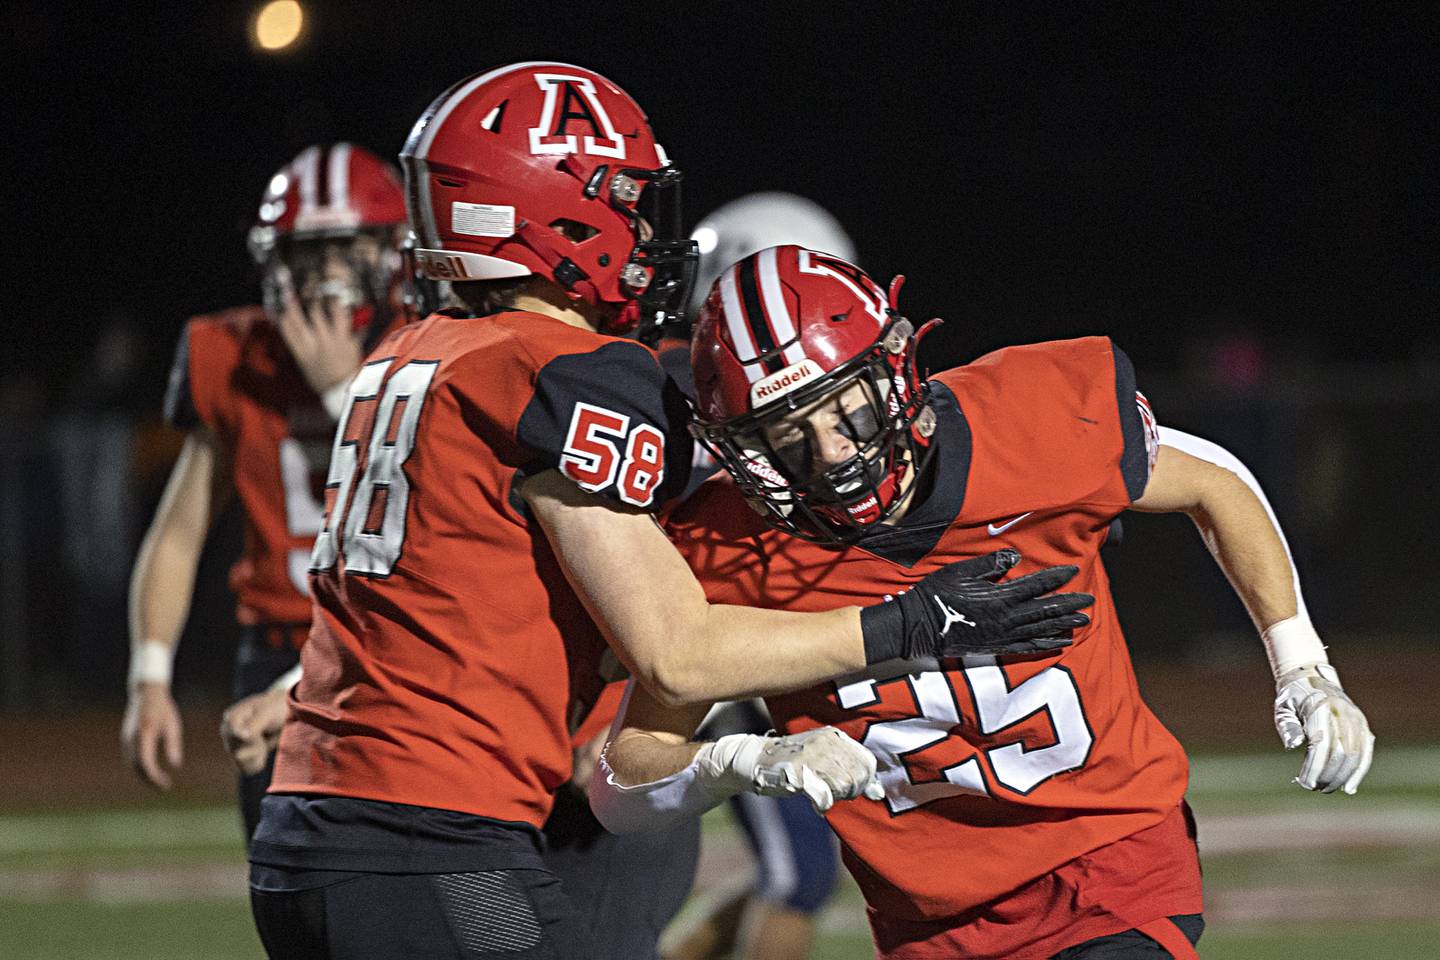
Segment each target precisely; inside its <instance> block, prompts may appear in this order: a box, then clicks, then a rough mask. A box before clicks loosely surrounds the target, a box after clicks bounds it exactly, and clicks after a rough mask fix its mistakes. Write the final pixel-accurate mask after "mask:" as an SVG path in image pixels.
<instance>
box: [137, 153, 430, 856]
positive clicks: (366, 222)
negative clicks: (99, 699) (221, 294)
mask: <svg viewBox="0 0 1440 960" xmlns="http://www.w3.org/2000/svg"><path fill="white" fill-rule="evenodd" d="M404 232H405V201H404V194H403V191H402V189H401V185H400V179H399V177H398V175H397V174H396V172H395V171H394V169H392V168H391V167H390V166H389V165H388V164H386V163H384V162H383V161H381V160H380V159H379V158H378V157H376V156H375V155H374V154H372V153H370V152H369V151H368V150H365V149H364V148H362V147H358V146H354V145H352V144H348V143H338V144H334V145H331V146H314V147H310V148H309V149H306V150H304V151H303V152H301V153H300V155H299V156H297V157H296V158H295V160H294V161H293V162H291V163H290V164H288V165H287V166H285V167H284V168H283V169H282V170H280V171H279V172H278V173H276V174H275V175H274V176H273V177H272V178H271V180H270V183H269V185H268V187H267V189H266V191H265V194H264V197H263V198H262V200H261V204H260V213H259V218H258V221H257V223H256V225H255V226H254V228H253V229H252V231H251V234H250V246H251V250H252V253H253V254H254V255H255V257H256V259H257V260H258V262H259V264H260V266H261V267H262V269H263V271H264V274H263V277H264V285H265V288H266V306H265V307H264V308H263V309H262V308H261V307H258V306H257V307H239V308H236V309H233V310H226V311H222V312H220V313H215V314H211V315H208V316H202V317H196V318H194V319H193V320H191V321H190V322H189V323H188V324H186V326H185V330H184V332H183V333H182V335H181V337H180V345H179V349H178V351H177V354H176V359H175V366H174V369H173V370H172V372H171V378H170V388H169V391H168V394H167V396H166V414H167V416H168V418H169V419H170V421H171V423H173V424H174V425H175V426H177V427H179V428H181V429H182V430H185V431H186V432H187V437H186V440H185V446H184V449H183V450H182V452H181V454H180V458H179V460H178V462H177V463H176V465H175V467H174V470H173V472H172V473H171V476H170V481H169V485H168V486H167V488H166V491H165V496H164V498H163V499H162V501H161V504H160V507H159V509H158V510H157V511H156V514H155V519H154V521H153V522H152V524H151V527H150V531H149V533H148V534H147V536H146V538H145V542H144V545H143V546H142V548H141V550H140V553H139V556H138V557H137V559H136V561H135V570H134V573H133V575H132V581H131V613H130V638H131V669H130V677H129V688H130V701H129V706H128V707H127V709H126V712H125V721H124V725H123V729H122V733H121V740H122V745H123V747H124V751H125V753H126V755H127V757H128V758H129V759H130V761H131V762H132V763H133V765H134V766H135V769H136V771H137V772H138V773H139V775H140V776H141V777H142V778H143V779H144V780H146V781H147V782H149V783H151V784H153V785H155V786H158V787H162V788H163V787H168V786H169V785H170V773H169V771H168V770H167V767H168V768H170V769H172V770H173V769H174V768H176V767H178V766H179V765H180V763H181V761H182V757H183V753H182V746H181V743H182V740H181V737H182V732H181V725H180V714H179V711H178V710H177V709H176V706H175V701H174V699H173V698H172V697H171V694H170V673H171V662H172V660H173V658H174V655H175V645H176V643H177V642H178V639H179V636H180V632H181V629H182V627H183V626H184V623H185V617H186V613H187V610H188V608H189V604H190V594H191V589H192V586H193V584H194V580H195V569H196V566H197V564H198V562H199V558H200V551H201V547H202V546H203V545H204V541H205V537H206V534H207V532H208V530H209V528H210V525H211V521H212V520H213V518H214V517H215V516H216V515H218V514H219V513H220V511H221V510H222V509H223V508H224V506H225V504H226V502H227V501H228V500H229V499H230V498H231V496H234V495H238V496H239V498H240V502H241V505H242V506H243V507H244V509H245V547H244V553H243V554H242V555H241V557H240V559H239V560H238V561H237V562H236V564H235V566H234V568H233V569H232V570H231V574H230V585H231V588H232V589H233V590H234V591H235V593H236V594H237V599H238V604H237V608H236V616H237V617H238V619H239V620H240V623H241V624H242V625H243V636H242V641H241V645H240V648H239V651H238V658H237V662H236V675H235V693H236V695H237V696H240V695H244V694H249V693H254V692H255V691H256V690H259V689H263V688H264V687H265V686H267V685H268V684H270V683H271V682H272V681H274V680H275V679H276V678H277V677H278V676H280V675H281V674H283V673H284V672H285V671H286V670H287V669H289V668H290V667H291V666H293V665H294V663H295V661H296V658H297V656H298V653H297V651H298V647H299V644H300V643H301V641H302V640H303V639H304V638H305V635H306V632H307V631H308V629H309V621H310V599H309V596H308V585H307V582H306V568H307V566H308V562H309V556H310V546H311V544H312V543H313V541H314V536H315V533H316V532H317V531H318V530H319V527H320V519H321V514H322V507H321V503H320V500H321V496H322V486H323V480H324V475H325V474H324V470H325V463H326V459H325V458H326V457H327V456H328V454H329V447H330V438H331V437H332V435H333V434H334V430H335V416H336V414H335V412H334V409H336V408H338V405H339V402H340V400H341V399H343V391H344V387H345V384H346V383H347V382H348V381H349V378H350V376H351V375H352V374H354V372H355V370H356V369H357V368H358V367H359V365H360V360H361V359H362V358H363V357H364V354H365V351H366V349H368V346H369V345H371V344H373V343H374V342H375V341H376V340H377V339H378V337H379V335H380V334H381V333H383V332H384V330H385V328H387V327H388V326H390V325H391V324H392V323H393V322H394V321H395V320H396V319H398V317H399V316H400V313H401V311H402V309H403V305H402V303H401V278H402V271H401V270H400V258H401V254H400V247H401V241H402V240H403V236H404ZM268 781H269V775H268V770H265V769H263V758H262V769H261V770H260V771H259V772H257V773H253V774H250V775H246V776H242V777H241V783H240V794H241V806H242V811H243V813H244V821H245V835H246V837H247V839H248V838H249V836H250V834H251V832H252V831H253V829H254V826H255V823H256V822H257V820H258V819H259V805H260V797H261V796H262V795H263V794H264V791H265V786H266V784H267V783H268Z"/></svg>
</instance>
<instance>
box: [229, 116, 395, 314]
mask: <svg viewBox="0 0 1440 960" xmlns="http://www.w3.org/2000/svg"><path fill="white" fill-rule="evenodd" d="M404 223H405V194H404V191H403V190H402V188H401V186H400V178H399V176H398V175H397V174H396V172H395V169H394V168H393V167H391V166H390V164H388V163H386V162H385V161H383V160H381V159H380V158H379V157H377V156H376V155H375V154H373V153H371V152H370V151H369V150H366V149H365V148H364V147H359V146H356V145H354V144H351V143H336V144H331V145H329V146H313V147H307V148H306V149H304V150H302V151H300V155H299V156H297V157H296V158H295V159H294V160H292V161H290V163H288V164H286V165H285V166H284V167H282V168H281V169H280V171H279V172H277V173H276V174H275V175H274V176H273V177H271V178H270V183H269V185H268V186H267V187H266V188H265V195H264V196H263V197H262V198H261V200H260V213H259V215H258V217H257V218H256V222H255V225H254V226H253V227H251V228H250V236H249V243H250V252H251V254H252V255H253V256H254V257H255V261H256V262H257V263H258V264H260V266H261V268H262V269H263V270H264V271H265V278H264V284H265V287H266V296H267V297H273V296H275V295H276V293H277V286H276V285H277V274H276V270H277V268H278V267H280V266H281V265H282V264H284V263H285V262H286V260H287V259H293V256H294V253H295V251H296V249H297V248H296V246H295V245H296V244H303V243H305V242H307V241H324V240H336V239H340V240H344V239H350V238H354V237H358V236H360V235H361V234H367V233H368V234H373V235H374V236H375V238H376V239H377V240H378V241H379V242H380V244H381V255H380V257H379V260H378V262H377V263H370V262H360V261H358V260H357V261H356V262H355V263H354V264H353V266H354V268H355V272H356V276H357V277H358V278H359V281H360V287H359V288H356V289H353V290H352V289H349V288H348V287H347V288H346V289H345V290H336V291H333V293H332V292H331V291H326V293H327V295H337V296H341V297H342V298H347V299H349V300H350V301H351V306H352V308H353V309H354V311H355V328H356V329H357V330H358V329H361V328H362V327H367V326H370V325H371V324H372V323H374V322H375V321H376V320H379V321H380V322H379V323H378V324H376V327H377V332H378V331H379V330H383V329H384V328H385V327H386V326H388V322H389V317H390V315H391V313H392V311H393V310H394V309H395V308H396V307H397V305H398V304H399V301H400V300H401V298H402V287H403V285H404V271H403V270H402V269H401V265H402V246H403V240H404V238H403V231H401V230H399V229H397V228H398V227H400V226H401V225H402V224H404Z"/></svg>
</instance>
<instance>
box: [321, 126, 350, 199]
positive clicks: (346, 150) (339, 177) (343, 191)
mask: <svg viewBox="0 0 1440 960" xmlns="http://www.w3.org/2000/svg"><path fill="white" fill-rule="evenodd" d="M326 172H327V174H328V180H329V183H328V187H329V193H330V196H329V197H327V198H326V202H327V203H328V204H329V205H330V206H332V207H335V208H337V209H340V210H348V209H349V207H350V144H348V143H337V144H335V146H333V147H331V148H330V161H329V163H328V165H327V171H326Z"/></svg>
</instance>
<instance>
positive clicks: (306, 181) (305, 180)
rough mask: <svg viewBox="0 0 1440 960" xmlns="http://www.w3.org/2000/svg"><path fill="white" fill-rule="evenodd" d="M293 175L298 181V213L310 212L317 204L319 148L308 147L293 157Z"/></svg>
mask: <svg viewBox="0 0 1440 960" xmlns="http://www.w3.org/2000/svg"><path fill="white" fill-rule="evenodd" d="M295 177H296V179H297V180H299V181H300V210H299V212H300V213H302V214H303V213H310V212H311V211H313V210H314V209H315V207H316V206H317V205H318V199H319V198H318V197H316V195H315V194H316V193H317V192H318V191H319V189H320V183H319V180H320V148H319V147H310V148H308V149H306V150H305V151H303V152H302V153H301V154H300V156H298V157H296V158H295Z"/></svg>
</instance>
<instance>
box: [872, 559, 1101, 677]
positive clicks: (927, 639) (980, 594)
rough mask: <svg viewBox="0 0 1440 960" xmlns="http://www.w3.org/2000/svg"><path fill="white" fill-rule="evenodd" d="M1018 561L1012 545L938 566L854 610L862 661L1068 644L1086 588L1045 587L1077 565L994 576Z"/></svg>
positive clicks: (1087, 600)
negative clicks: (878, 600)
mask: <svg viewBox="0 0 1440 960" xmlns="http://www.w3.org/2000/svg"><path fill="white" fill-rule="evenodd" d="M1019 562H1020V554H1019V553H1018V552H1016V551H1015V550H1011V549H1008V548H1007V549H1004V550H997V551H996V552H994V553H990V554H986V555H985V556H983V557H975V558H974V559H971V560H960V561H957V562H955V563H952V564H949V565H948V566H944V567H941V568H940V569H939V570H936V571H935V572H934V573H932V574H930V575H929V576H927V577H926V578H925V579H924V580H921V581H920V582H919V583H917V584H916V585H915V586H914V587H912V588H911V589H910V590H909V591H908V592H906V593H903V594H901V595H900V596H898V597H896V598H895V599H894V600H892V601H889V602H886V603H878V604H875V605H874V606H871V607H866V608H865V609H863V610H861V611H860V629H861V632H862V633H863V635H864V637H865V660H866V662H867V663H882V662H884V661H886V660H897V659H899V660H914V659H918V658H920V657H936V658H939V657H958V656H962V655H964V654H967V653H969V654H975V653H981V654H991V655H1001V654H1016V653H1043V652H1045V651H1047V650H1054V649H1056V648H1057V647H1063V646H1067V645H1068V644H1069V643H1070V631H1072V630H1074V629H1076V628H1077V627H1083V626H1085V624H1087V623H1089V622H1090V618H1089V616H1087V615H1086V614H1083V613H1080V612H1079V611H1080V609H1081V608H1083V607H1088V606H1090V605H1091V604H1092V603H1094V602H1095V598H1094V597H1092V596H1091V595H1090V594H1088V593H1051V592H1050V591H1052V590H1055V589H1057V588H1059V587H1062V586H1064V585H1065V584H1066V583H1068V582H1069V581H1070V578H1071V577H1073V576H1075V574H1076V573H1077V572H1078V570H1079V568H1078V567H1074V566H1068V565H1067V566H1062V567H1046V568H1045V569H1044V570H1040V571H1037V572H1035V573H1032V574H1029V575H1027V576H1024V577H1019V578H1018V579H1015V580H1007V581H1004V582H1001V581H1000V578H1001V577H1002V576H1004V575H1005V572H1006V571H1007V570H1009V569H1010V568H1011V567H1013V566H1015V564H1017V563H1019Z"/></svg>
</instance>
